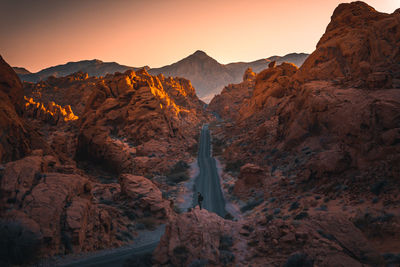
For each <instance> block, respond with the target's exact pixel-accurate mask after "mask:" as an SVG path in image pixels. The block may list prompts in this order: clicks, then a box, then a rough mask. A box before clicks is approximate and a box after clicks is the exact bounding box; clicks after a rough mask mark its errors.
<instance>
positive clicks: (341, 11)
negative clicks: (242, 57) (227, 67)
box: [210, 2, 400, 194]
mask: <svg viewBox="0 0 400 267" xmlns="http://www.w3.org/2000/svg"><path fill="white" fill-rule="evenodd" d="M399 16H400V13H399V11H396V12H394V13H393V14H383V13H379V12H377V11H375V10H374V9H373V8H371V7H369V6H368V5H366V4H365V3H362V2H354V3H351V4H341V5H339V6H338V7H337V9H336V10H335V12H334V14H333V16H332V20H331V22H330V24H329V25H328V27H327V29H326V32H325V34H324V35H323V36H322V38H321V40H320V41H319V43H318V45H317V49H316V50H315V51H314V52H313V53H312V54H311V55H310V56H309V57H308V59H307V60H306V61H305V63H304V64H303V65H302V67H301V68H300V69H297V67H296V66H293V65H291V64H286V63H284V64H280V65H277V66H271V68H268V69H266V70H264V71H262V72H260V73H259V74H257V76H256V79H255V83H254V86H253V87H252V88H249V91H250V93H249V94H250V97H242V98H240V99H236V98H232V95H233V93H230V94H224V93H222V94H221V96H217V97H215V99H214V100H212V101H211V104H210V108H211V109H212V110H214V111H216V112H219V113H221V116H222V117H224V116H225V117H226V118H227V119H228V120H229V119H231V120H232V121H233V122H234V124H229V125H227V127H229V129H228V128H227V129H228V130H227V131H226V133H227V136H228V137H229V138H227V140H225V141H226V143H227V144H228V147H227V149H225V152H224V156H225V159H226V160H227V161H228V162H238V161H240V162H241V163H242V164H244V163H255V164H257V165H259V166H261V167H265V168H266V169H268V170H270V174H272V175H273V176H274V175H277V176H281V175H283V176H286V177H296V179H297V180H298V181H299V182H302V183H303V185H304V186H305V187H306V185H307V184H308V185H307V186H311V184H312V185H313V186H314V185H315V184H317V185H318V186H322V185H323V184H324V183H325V182H327V180H326V179H328V180H329V179H333V178H335V179H339V178H340V179H339V180H340V182H341V183H346V184H347V183H350V180H349V179H351V177H352V174H351V173H352V172H354V171H355V172H357V173H359V175H360V176H361V177H363V179H360V181H359V184H360V185H361V184H363V185H364V186H368V184H369V185H370V184H373V183H376V182H377V181H378V180H379V177H381V176H382V175H384V176H385V177H388V178H387V179H388V181H387V183H389V184H392V185H393V186H395V184H397V183H398V179H397V178H398V177H400V169H399V168H398V167H397V166H400V165H399V162H400V158H399V149H400V147H399V142H398V141H396V140H400V139H399V138H400V136H399V130H398V129H399V125H400V117H399V115H398V114H400V113H399V112H400V90H399V88H400V84H399V83H398V81H399V78H400V69H399V68H400V64H399V62H400V54H399V51H400V50H399V49H398V47H399V40H400V39H399V34H400V24H399ZM245 84H246V82H243V83H241V84H239V85H235V86H232V87H233V88H234V87H236V88H240V87H244V86H245ZM237 96H238V97H239V95H238V94H237ZM213 102H216V103H221V104H220V105H214V104H213ZM236 103H240V104H239V105H238V104H236ZM221 106H222V107H224V108H221ZM235 106H236V107H235ZM232 107H235V109H234V110H238V112H225V110H230V109H232ZM229 114H230V115H229ZM227 115H228V116H227ZM379 162H380V163H379ZM395 166H396V167H395ZM266 179H267V178H266ZM293 179H294V178H293ZM296 179H295V180H296ZM339 180H336V181H339ZM331 181H332V180H331ZM253 187H254V186H253ZM362 188H365V187H360V186H359V187H357V186H355V187H353V188H352V190H354V192H357V193H359V194H364V193H365V192H363V189H362Z"/></svg>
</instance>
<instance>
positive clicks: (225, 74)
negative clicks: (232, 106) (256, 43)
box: [149, 51, 308, 103]
mask: <svg viewBox="0 0 400 267" xmlns="http://www.w3.org/2000/svg"><path fill="white" fill-rule="evenodd" d="M307 56H308V54H304V53H301V54H295V53H293V54H288V55H286V56H283V57H280V56H273V57H270V58H266V59H260V60H256V61H253V62H236V63H230V64H226V65H224V64H220V63H219V62H218V61H216V60H215V59H213V58H212V57H210V56H208V55H207V54H206V53H205V52H203V51H196V52H195V53H194V54H192V55H190V56H188V57H186V58H184V59H182V60H180V61H178V62H176V63H174V64H171V65H168V66H164V67H161V68H154V69H150V70H149V73H151V74H153V75H157V74H159V73H162V74H164V75H165V76H173V77H175V76H178V77H184V78H186V79H189V80H190V81H191V82H192V84H193V86H194V88H196V92H197V95H198V96H199V98H200V99H201V100H203V101H204V102H206V103H208V102H209V101H210V100H211V99H212V98H213V96H214V95H215V94H218V93H220V92H221V90H222V88H223V87H224V86H226V85H228V84H231V83H239V82H241V81H242V79H243V73H244V72H245V70H246V69H247V68H249V67H250V68H252V69H253V71H254V72H260V71H261V70H263V69H266V68H267V67H268V64H269V63H270V62H271V61H274V60H275V61H277V64H280V63H282V62H284V61H286V62H291V63H294V64H295V65H297V66H299V67H300V66H301V65H302V64H303V62H304V61H305V59H306V58H307Z"/></svg>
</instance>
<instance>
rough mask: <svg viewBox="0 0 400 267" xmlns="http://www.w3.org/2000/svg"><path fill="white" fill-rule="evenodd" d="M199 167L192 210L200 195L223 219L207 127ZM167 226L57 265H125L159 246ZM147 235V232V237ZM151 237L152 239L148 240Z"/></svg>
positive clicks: (205, 126)
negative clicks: (142, 237) (140, 238)
mask: <svg viewBox="0 0 400 267" xmlns="http://www.w3.org/2000/svg"><path fill="white" fill-rule="evenodd" d="M198 164H199V169H200V173H199V175H198V176H197V177H196V179H195V190H196V191H195V192H194V195H193V207H194V206H196V205H197V192H201V194H202V195H203V197H204V201H203V207H204V208H205V209H207V210H209V211H211V212H215V213H216V214H218V215H219V216H221V217H224V216H225V214H226V210H225V200H224V197H223V194H222V191H221V185H220V182H219V176H218V171H217V167H216V162H215V159H214V158H213V157H212V156H211V136H210V130H209V129H208V125H207V124H205V125H204V126H203V128H202V129H201V136H200V144H199V154H198ZM164 231H165V225H162V226H161V227H159V228H158V229H157V231H154V232H152V233H147V235H149V236H147V238H146V239H148V240H147V242H143V241H141V242H140V241H139V242H138V243H137V244H134V245H132V246H127V247H121V248H117V249H115V250H112V251H110V250H104V251H99V252H98V253H96V254H94V255H91V256H87V257H83V258H80V259H75V260H69V261H68V262H65V261H64V262H59V264H57V266H63V267H78V266H79V267H88V266H96V267H109V266H110V267H111V266H112V267H114V266H117V267H118V266H123V265H124V263H125V261H126V260H127V259H128V258H130V257H133V256H134V255H141V254H145V253H151V252H153V251H154V249H155V248H156V247H157V245H158V243H159V241H160V238H161V236H162V235H163V234H164ZM144 235H146V233H145V234H144ZM149 237H150V238H149Z"/></svg>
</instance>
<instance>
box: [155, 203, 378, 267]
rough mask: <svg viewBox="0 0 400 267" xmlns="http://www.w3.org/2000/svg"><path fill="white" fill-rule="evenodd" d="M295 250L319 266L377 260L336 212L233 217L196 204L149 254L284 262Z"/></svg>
mask: <svg viewBox="0 0 400 267" xmlns="http://www.w3.org/2000/svg"><path fill="white" fill-rule="evenodd" d="M296 253H297V254H303V256H304V258H306V259H307V260H308V261H309V262H310V263H312V262H313V263H314V264H315V265H318V266H333V265H334V266H348V265H352V266H353V265H354V266H362V264H363V263H365V264H372V265H374V264H375V265H376V264H378V265H379V264H380V263H382V259H381V258H380V256H379V254H378V253H377V251H376V249H375V247H374V246H373V245H372V244H371V243H370V242H368V240H366V238H365V237H364V236H363V234H362V233H361V231H360V230H359V229H357V228H356V227H355V226H354V225H353V223H352V222H350V221H349V220H348V219H346V218H345V217H344V216H341V215H339V214H334V213H324V214H321V213H318V214H315V215H313V216H311V217H309V218H306V219H303V220H302V221H296V220H286V221H285V220H282V219H268V218H267V217H266V216H256V217H254V218H250V219H248V220H243V221H241V222H233V221H228V220H224V219H222V218H220V217H218V216H217V215H215V214H214V213H210V212H208V211H207V210H204V209H203V210H199V209H198V208H196V209H194V210H192V211H191V212H189V213H184V214H180V215H179V216H176V217H175V218H173V219H172V220H171V221H170V222H169V223H168V225H167V227H166V231H165V234H164V236H163V237H162V238H161V241H160V243H159V245H158V247H157V248H156V250H155V251H154V253H153V259H154V261H155V263H156V266H169V265H171V264H172V265H174V266H189V265H190V264H192V265H194V264H196V263H197V264H201V263H202V264H207V265H208V266H250V265H252V266H283V265H285V263H286V262H289V260H288V258H290V256H291V255H293V254H296ZM292 264H293V262H292ZM310 266H312V265H310Z"/></svg>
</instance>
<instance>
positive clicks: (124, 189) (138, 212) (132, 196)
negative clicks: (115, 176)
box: [119, 174, 171, 219]
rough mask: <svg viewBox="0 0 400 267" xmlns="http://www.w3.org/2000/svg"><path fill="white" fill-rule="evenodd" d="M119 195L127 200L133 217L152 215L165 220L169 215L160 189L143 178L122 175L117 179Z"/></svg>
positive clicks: (169, 208)
mask: <svg viewBox="0 0 400 267" xmlns="http://www.w3.org/2000/svg"><path fill="white" fill-rule="evenodd" d="M119 180H120V184H121V193H122V194H123V195H125V196H126V197H127V198H128V199H129V204H128V206H129V207H130V208H131V210H132V212H133V213H134V214H135V216H137V217H139V218H141V217H144V214H146V213H147V214H152V216H154V217H155V218H159V219H162V218H166V217H168V216H169V215H170V214H171V207H170V202H169V201H167V200H164V199H163V198H162V194H161V191H160V189H159V188H158V187H157V186H156V185H155V184H154V183H153V182H152V181H150V180H149V179H147V178H145V177H143V176H136V175H132V174H122V175H121V176H120V177H119Z"/></svg>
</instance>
